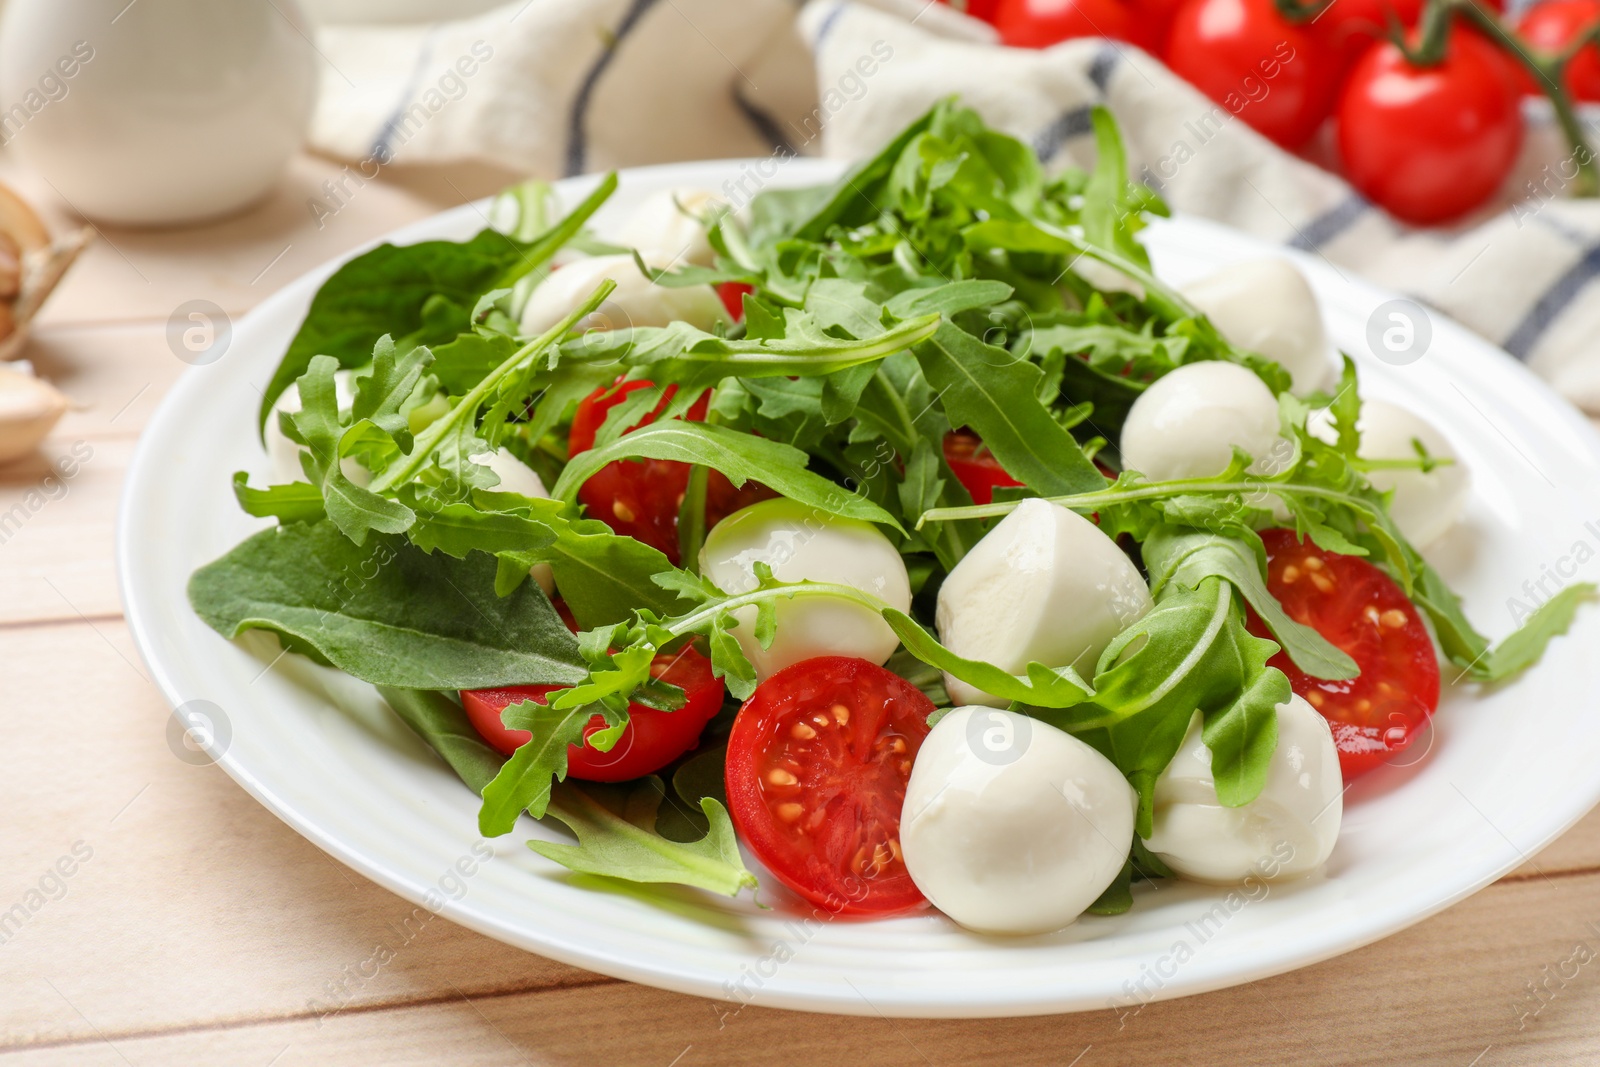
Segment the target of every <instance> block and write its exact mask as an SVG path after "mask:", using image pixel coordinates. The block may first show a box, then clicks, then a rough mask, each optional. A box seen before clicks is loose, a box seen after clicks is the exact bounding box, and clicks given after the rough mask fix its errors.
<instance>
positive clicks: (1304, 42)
mask: <svg viewBox="0 0 1600 1067" xmlns="http://www.w3.org/2000/svg"><path fill="white" fill-rule="evenodd" d="M1165 59H1166V63H1167V66H1169V67H1171V68H1172V70H1173V72H1174V73H1176V74H1178V75H1179V76H1180V77H1183V78H1185V79H1187V80H1188V81H1189V82H1190V83H1191V84H1192V85H1194V87H1195V88H1197V89H1199V90H1200V91H1201V92H1203V93H1205V94H1206V95H1207V96H1209V97H1211V99H1213V100H1215V101H1216V102H1217V103H1219V104H1221V105H1222V106H1223V107H1225V108H1227V110H1228V111H1230V112H1232V113H1233V114H1234V115H1237V116H1238V117H1239V118H1241V119H1243V120H1244V121H1245V122H1247V123H1248V124H1249V125H1250V126H1252V127H1253V128H1254V129H1256V130H1257V131H1259V132H1260V133H1261V134H1262V135H1263V136H1265V137H1268V138H1270V139H1272V140H1273V141H1276V142H1277V143H1278V144H1280V145H1282V146H1283V147H1285V148H1291V149H1293V148H1299V147H1300V146H1301V145H1303V144H1305V142H1306V141H1307V140H1309V139H1310V137H1311V135H1312V134H1313V133H1315V132H1316V131H1317V127H1318V126H1320V125H1321V124H1322V120H1323V119H1325V118H1327V117H1328V111H1329V109H1330V107H1331V106H1332V104H1333V97H1334V90H1335V88H1336V85H1337V80H1338V74H1339V70H1338V61H1337V59H1336V57H1335V55H1334V53H1333V51H1332V50H1331V49H1330V47H1329V46H1328V44H1327V43H1326V42H1325V41H1324V40H1323V39H1322V37H1321V36H1320V35H1319V34H1317V33H1314V32H1313V31H1312V30H1311V29H1310V28H1309V27H1308V26H1307V25H1306V24H1304V23H1299V24H1297V23H1292V22H1290V21H1289V20H1288V19H1286V18H1284V17H1283V16H1282V15H1280V14H1279V13H1278V9H1277V7H1276V6H1275V5H1274V3H1273V0H1186V2H1185V3H1184V5H1183V6H1182V7H1181V8H1179V9H1178V15H1177V18H1176V19H1175V20H1174V21H1173V23H1172V32H1171V34H1170V36H1169V37H1168V39H1167V48H1166V55H1165Z"/></svg>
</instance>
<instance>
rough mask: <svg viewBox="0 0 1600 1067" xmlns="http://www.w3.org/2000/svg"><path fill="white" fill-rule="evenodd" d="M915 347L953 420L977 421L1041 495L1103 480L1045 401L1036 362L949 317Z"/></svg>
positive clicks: (1012, 470)
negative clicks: (982, 338) (980, 337)
mask: <svg viewBox="0 0 1600 1067" xmlns="http://www.w3.org/2000/svg"><path fill="white" fill-rule="evenodd" d="M912 352H913V353H914V354H915V355H916V357H917V362H918V363H919V364H920V365H921V367H922V372H923V374H924V375H925V376H926V377H927V380H928V384H930V385H931V386H933V388H934V389H936V390H938V393H939V397H940V401H941V403H942V404H943V406H944V410H945V411H946V412H947V413H948V414H949V417H950V421H951V422H952V423H953V424H955V425H958V426H959V425H965V426H969V427H971V428H972V430H973V431H974V432H976V433H977V434H978V436H979V437H981V438H983V443H984V445H985V446H986V447H988V449H989V450H990V451H991V452H993V453H994V456H995V459H997V460H999V461H1000V465H1001V466H1002V467H1004V468H1005V469H1006V471H1007V473H1009V474H1010V475H1011V476H1012V477H1013V478H1017V479H1018V480H1020V481H1022V482H1023V483H1025V484H1026V485H1027V486H1028V487H1029V488H1030V489H1032V490H1034V491H1035V492H1037V493H1039V494H1040V495H1042V496H1048V495H1060V494H1066V493H1080V492H1087V491H1089V490H1091V489H1098V488H1100V487H1102V486H1104V485H1105V477H1104V475H1102V474H1101V473H1100V472H1099V471H1098V470H1096V469H1095V466H1094V464H1093V463H1091V462H1090V461H1089V457H1087V456H1085V455H1084V454H1083V449H1082V448H1080V447H1078V443H1077V442H1076V441H1074V440H1073V438H1072V435H1071V434H1070V433H1068V432H1067V431H1066V430H1065V429H1063V428H1062V426H1061V424H1060V423H1059V422H1057V421H1056V420H1055V419H1054V418H1052V417H1051V415H1050V412H1049V410H1048V409H1047V408H1045V406H1044V405H1043V404H1042V403H1040V402H1039V397H1038V387H1039V380H1040V378H1041V376H1042V375H1041V372H1040V370H1039V368H1038V367H1036V366H1034V365H1033V364H1032V363H1028V362H1025V361H1023V360H1019V359H1018V358H1017V357H1016V356H1014V355H1012V354H1011V353H1010V352H1008V351H1006V350H1005V349H1003V348H996V347H994V346H993V345H986V344H984V343H983V342H982V341H980V340H978V339H977V338H976V337H973V336H972V335H971V334H969V333H967V332H966V331H964V330H962V329H960V328H958V327H956V326H952V325H950V324H949V323H942V324H941V325H940V326H939V329H938V330H937V332H935V333H934V335H933V337H932V338H930V339H929V340H927V341H925V342H923V343H922V344H920V345H917V346H916V347H915V348H914V349H912Z"/></svg>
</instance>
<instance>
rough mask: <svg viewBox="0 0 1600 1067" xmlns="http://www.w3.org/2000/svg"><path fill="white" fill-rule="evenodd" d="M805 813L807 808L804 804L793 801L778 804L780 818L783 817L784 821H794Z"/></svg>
mask: <svg viewBox="0 0 1600 1067" xmlns="http://www.w3.org/2000/svg"><path fill="white" fill-rule="evenodd" d="M805 813H806V809H805V808H804V807H803V806H801V805H799V804H795V803H793V802H791V803H788V804H779V805H778V818H780V819H782V820H783V821H784V822H794V821H795V820H796V819H798V818H800V816H802V815H804V814H805Z"/></svg>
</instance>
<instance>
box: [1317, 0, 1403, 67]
mask: <svg viewBox="0 0 1600 1067" xmlns="http://www.w3.org/2000/svg"><path fill="white" fill-rule="evenodd" d="M1391 16H1393V18H1394V20H1395V21H1397V22H1399V24H1400V25H1401V26H1402V27H1403V28H1405V29H1408V30H1409V29H1411V28H1412V27H1414V26H1415V25H1416V24H1417V20H1418V19H1419V18H1421V17H1422V0H1338V2H1337V3H1334V4H1330V5H1329V6H1328V7H1327V8H1325V9H1324V10H1323V12H1322V14H1320V15H1318V16H1317V17H1316V20H1315V21H1313V22H1312V23H1311V26H1312V28H1313V29H1314V30H1315V32H1316V33H1317V34H1318V35H1320V36H1321V37H1322V39H1323V40H1324V41H1326V42H1327V43H1328V45H1329V46H1330V47H1331V48H1332V49H1333V50H1334V52H1336V53H1337V54H1338V57H1339V69H1340V70H1342V71H1343V70H1349V69H1350V68H1351V67H1352V66H1354V65H1355V62H1356V60H1358V59H1360V58H1361V55H1362V53H1363V52H1365V51H1366V50H1367V49H1368V48H1371V47H1372V46H1373V45H1374V44H1376V43H1377V42H1378V41H1385V40H1388V38H1389V27H1390V17H1391Z"/></svg>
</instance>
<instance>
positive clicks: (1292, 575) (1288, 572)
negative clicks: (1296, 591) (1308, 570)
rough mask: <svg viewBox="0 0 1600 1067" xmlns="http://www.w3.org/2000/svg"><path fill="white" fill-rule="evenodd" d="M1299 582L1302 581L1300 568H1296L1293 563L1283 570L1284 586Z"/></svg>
mask: <svg viewBox="0 0 1600 1067" xmlns="http://www.w3.org/2000/svg"><path fill="white" fill-rule="evenodd" d="M1299 580H1300V568H1299V567H1296V566H1295V565H1294V564H1292V563H1291V564H1290V565H1289V566H1287V567H1285V568H1283V584H1284V585H1293V584H1294V583H1295V582H1297V581H1299Z"/></svg>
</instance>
